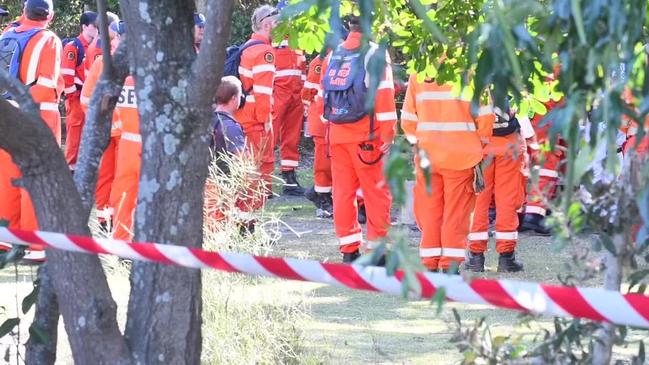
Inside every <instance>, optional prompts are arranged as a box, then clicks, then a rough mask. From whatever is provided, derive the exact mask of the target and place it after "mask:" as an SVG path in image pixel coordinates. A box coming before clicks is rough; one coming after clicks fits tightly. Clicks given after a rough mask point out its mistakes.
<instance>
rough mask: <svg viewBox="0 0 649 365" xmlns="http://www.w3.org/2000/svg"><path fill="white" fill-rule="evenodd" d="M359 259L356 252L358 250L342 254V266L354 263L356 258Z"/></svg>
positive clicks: (359, 255) (358, 254)
mask: <svg viewBox="0 0 649 365" xmlns="http://www.w3.org/2000/svg"><path fill="white" fill-rule="evenodd" d="M359 257H361V254H360V253H359V252H358V250H356V251H354V252H351V253H344V254H343V263H344V264H351V263H352V262H354V261H355V260H356V259H357V258H359Z"/></svg>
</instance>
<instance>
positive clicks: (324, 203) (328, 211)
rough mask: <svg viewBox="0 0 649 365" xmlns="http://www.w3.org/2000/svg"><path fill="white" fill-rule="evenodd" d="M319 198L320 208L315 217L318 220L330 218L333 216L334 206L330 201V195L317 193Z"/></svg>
mask: <svg viewBox="0 0 649 365" xmlns="http://www.w3.org/2000/svg"><path fill="white" fill-rule="evenodd" d="M318 196H319V197H320V208H318V210H317V212H316V215H317V216H318V218H332V217H333V216H334V204H333V200H332V199H331V193H318Z"/></svg>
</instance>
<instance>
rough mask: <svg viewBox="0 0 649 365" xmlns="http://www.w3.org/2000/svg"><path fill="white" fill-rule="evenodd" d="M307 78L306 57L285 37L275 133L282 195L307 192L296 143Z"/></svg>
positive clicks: (278, 50) (278, 60)
mask: <svg viewBox="0 0 649 365" xmlns="http://www.w3.org/2000/svg"><path fill="white" fill-rule="evenodd" d="M305 78H306V58H305V57H304V54H303V53H302V51H300V50H294V49H291V48H290V47H289V46H288V40H287V39H284V40H283V41H282V42H281V43H280V45H279V46H278V47H275V83H274V85H273V133H274V135H275V141H274V142H275V144H276V145H278V146H279V155H280V159H281V160H280V170H281V171H282V179H283V180H284V185H283V187H282V194H284V195H292V196H302V195H304V189H303V188H302V187H301V186H300V183H299V182H298V181H297V177H296V176H295V169H297V167H298V164H299V159H300V154H299V153H298V150H297V146H298V144H299V143H300V135H301V133H302V121H303V118H304V104H303V103H302V100H301V98H300V93H301V91H302V88H303V87H304V80H305Z"/></svg>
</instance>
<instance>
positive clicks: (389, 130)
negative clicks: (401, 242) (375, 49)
mask: <svg viewBox="0 0 649 365" xmlns="http://www.w3.org/2000/svg"><path fill="white" fill-rule="evenodd" d="M385 62H386V65H385V70H384V71H383V76H382V77H381V82H380V83H379V87H378V89H377V90H376V101H375V104H374V113H375V114H374V115H375V121H376V123H378V126H379V136H380V137H381V141H382V142H383V143H384V144H386V145H389V144H392V142H393V140H394V135H395V130H396V125H397V105H396V103H395V101H394V79H393V76H392V66H390V56H389V55H388V54H387V52H386V54H385Z"/></svg>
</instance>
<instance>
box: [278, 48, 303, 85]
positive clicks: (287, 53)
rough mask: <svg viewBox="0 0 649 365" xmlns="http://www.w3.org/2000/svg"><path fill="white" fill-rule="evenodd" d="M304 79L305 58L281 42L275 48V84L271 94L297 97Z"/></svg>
mask: <svg viewBox="0 0 649 365" xmlns="http://www.w3.org/2000/svg"><path fill="white" fill-rule="evenodd" d="M305 79H306V58H305V57H304V54H303V53H302V51H300V50H294V49H291V48H289V46H288V41H287V40H283V41H282V43H280V45H279V47H276V48H275V82H274V84H273V92H275V93H278V92H282V93H287V94H291V95H299V94H300V92H301V91H302V88H303V87H304V80H305Z"/></svg>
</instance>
